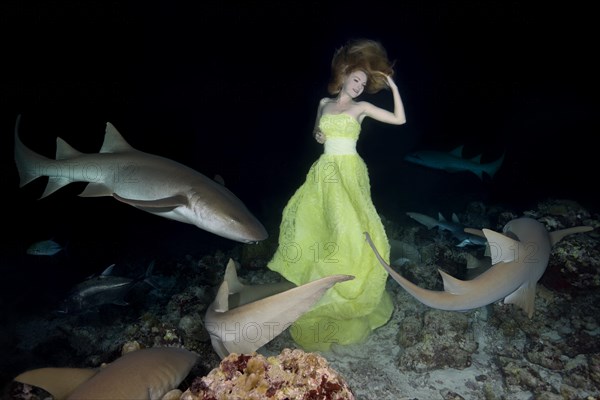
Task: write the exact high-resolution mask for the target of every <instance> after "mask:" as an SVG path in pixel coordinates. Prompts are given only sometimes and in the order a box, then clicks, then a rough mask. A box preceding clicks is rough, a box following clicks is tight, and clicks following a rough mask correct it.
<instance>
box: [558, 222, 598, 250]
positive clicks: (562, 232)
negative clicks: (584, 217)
mask: <svg viewBox="0 0 600 400" xmlns="http://www.w3.org/2000/svg"><path fill="white" fill-rule="evenodd" d="M591 230H594V228H593V227H591V226H575V227H573V228H567V229H561V230H558V231H554V232H550V243H551V245H552V246H554V245H555V244H556V243H558V242H560V241H561V240H562V238H564V237H565V236H567V235H572V234H573V233H582V232H589V231H591Z"/></svg>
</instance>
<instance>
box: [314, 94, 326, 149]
mask: <svg viewBox="0 0 600 400" xmlns="http://www.w3.org/2000/svg"><path fill="white" fill-rule="evenodd" d="M325 103H327V98H322V99H321V101H319V108H318V109H317V117H316V118H315V127H314V129H313V137H314V138H315V140H316V141H317V142H319V143H321V144H323V143H325V135H323V132H321V129H319V121H320V120H321V115H323V107H324V106H325Z"/></svg>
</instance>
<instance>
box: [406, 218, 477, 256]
mask: <svg viewBox="0 0 600 400" xmlns="http://www.w3.org/2000/svg"><path fill="white" fill-rule="evenodd" d="M406 215H408V216H409V217H411V218H412V219H414V220H415V221H417V222H418V223H420V224H422V225H425V226H426V227H427V229H433V228H435V227H437V228H439V229H442V230H445V231H448V232H450V233H451V234H452V236H454V238H455V239H457V240H458V241H459V243H458V244H457V245H456V247H465V246H485V245H486V243H487V242H486V240H485V237H482V236H479V235H476V234H473V233H469V232H465V228H466V226H465V225H463V224H461V222H460V220H459V219H458V216H457V215H456V214H454V213H452V220H451V221H448V220H447V219H446V218H444V216H443V215H442V214H441V213H438V219H437V220H436V219H435V218H433V217H430V216H429V215H425V214H419V213H415V212H407V213H406Z"/></svg>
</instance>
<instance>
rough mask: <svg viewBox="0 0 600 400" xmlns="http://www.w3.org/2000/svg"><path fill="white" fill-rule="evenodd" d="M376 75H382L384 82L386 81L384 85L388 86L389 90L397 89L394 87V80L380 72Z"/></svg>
mask: <svg viewBox="0 0 600 400" xmlns="http://www.w3.org/2000/svg"><path fill="white" fill-rule="evenodd" d="M377 73H378V74H380V75H383V76H384V77H385V81H386V83H387V84H388V86H389V87H390V88H394V87H397V86H396V82H394V79H393V78H392V76H391V75H388V74H385V73H383V72H381V71H377Z"/></svg>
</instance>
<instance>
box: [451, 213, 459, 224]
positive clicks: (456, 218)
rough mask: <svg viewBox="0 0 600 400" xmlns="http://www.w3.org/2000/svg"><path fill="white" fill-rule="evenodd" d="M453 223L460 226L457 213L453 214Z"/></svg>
mask: <svg viewBox="0 0 600 400" xmlns="http://www.w3.org/2000/svg"><path fill="white" fill-rule="evenodd" d="M452 222H454V223H455V224H460V219H458V215H456V213H452Z"/></svg>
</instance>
